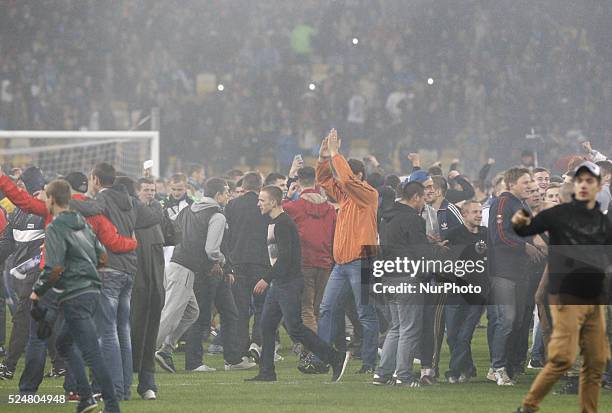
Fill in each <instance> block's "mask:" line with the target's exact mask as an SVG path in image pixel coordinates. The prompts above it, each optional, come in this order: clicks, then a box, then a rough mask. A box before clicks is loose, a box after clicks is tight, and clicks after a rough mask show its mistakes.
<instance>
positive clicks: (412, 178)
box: [402, 169, 430, 188]
mask: <svg viewBox="0 0 612 413" xmlns="http://www.w3.org/2000/svg"><path fill="white" fill-rule="evenodd" d="M429 178H430V176H429V173H428V172H427V171H425V170H423V169H419V170H417V171H414V172H413V173H411V174H410V175H409V176H408V178H406V179H404V182H402V188H404V187H405V186H406V185H408V183H410V182H420V183H423V182H425V181H427V180H428V179H429Z"/></svg>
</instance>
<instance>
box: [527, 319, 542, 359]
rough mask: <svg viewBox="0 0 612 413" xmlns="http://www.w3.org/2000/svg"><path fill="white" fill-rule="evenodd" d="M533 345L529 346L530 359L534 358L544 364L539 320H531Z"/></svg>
mask: <svg viewBox="0 0 612 413" xmlns="http://www.w3.org/2000/svg"><path fill="white" fill-rule="evenodd" d="M533 324H534V325H533V330H534V334H533V345H532V346H531V360H536V361H539V362H541V363H542V364H544V362H545V361H546V357H545V355H544V335H543V334H542V326H541V325H540V320H539V319H537V320H534V322H533Z"/></svg>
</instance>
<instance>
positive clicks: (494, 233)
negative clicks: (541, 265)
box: [487, 192, 529, 281]
mask: <svg viewBox="0 0 612 413" xmlns="http://www.w3.org/2000/svg"><path fill="white" fill-rule="evenodd" d="M521 208H525V209H527V207H526V206H525V205H524V204H523V202H522V201H521V200H520V199H518V198H517V197H516V196H514V195H513V194H512V193H510V192H503V193H502V194H501V195H500V196H499V197H498V198H496V199H494V200H493V202H492V203H491V208H490V210H489V225H488V228H489V231H488V239H489V242H488V245H489V249H488V258H487V260H488V261H489V275H490V276H492V277H503V278H508V279H511V280H515V281H518V280H523V279H526V278H527V276H528V272H527V263H528V261H529V257H528V255H527V253H526V252H525V243H526V242H527V240H526V239H525V238H521V237H519V236H518V235H517V234H516V232H514V229H513V228H512V216H513V215H514V213H515V212H516V211H518V210H519V209H521Z"/></svg>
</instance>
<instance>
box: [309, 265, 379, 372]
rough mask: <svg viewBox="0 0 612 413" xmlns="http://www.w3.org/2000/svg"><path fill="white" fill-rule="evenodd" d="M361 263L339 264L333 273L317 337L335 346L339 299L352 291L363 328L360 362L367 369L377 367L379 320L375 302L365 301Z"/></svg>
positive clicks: (321, 312)
mask: <svg viewBox="0 0 612 413" xmlns="http://www.w3.org/2000/svg"><path fill="white" fill-rule="evenodd" d="M362 287H363V288H368V286H367V285H365V286H362V283H361V260H355V261H351V262H349V263H347V264H336V265H334V269H333V270H332V273H331V275H330V276H329V280H328V281H327V286H326V287H325V292H324V293H323V300H322V301H321V307H320V311H319V323H318V325H317V333H318V334H319V337H321V338H322V339H323V340H324V341H325V342H327V343H330V344H331V343H332V342H333V340H334V338H335V336H336V328H337V327H336V315H337V313H338V312H339V311H342V308H341V307H340V301H341V300H340V298H341V297H342V295H343V293H344V292H345V290H347V289H349V288H350V289H351V290H352V291H353V296H354V298H355V304H356V306H357V314H358V315H359V322H360V323H361V325H362V326H363V342H362V345H361V358H362V360H363V365H364V366H366V367H368V368H372V369H373V368H374V367H375V366H376V357H377V354H378V318H377V316H376V306H375V303H374V298H371V299H370V300H369V302H367V303H365V302H363V301H362Z"/></svg>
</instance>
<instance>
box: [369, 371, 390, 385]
mask: <svg viewBox="0 0 612 413" xmlns="http://www.w3.org/2000/svg"><path fill="white" fill-rule="evenodd" d="M394 383H395V380H394V379H393V375H392V374H386V375H383V376H380V375H378V374H374V378H373V379H372V384H373V385H375V386H385V385H389V384H394Z"/></svg>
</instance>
